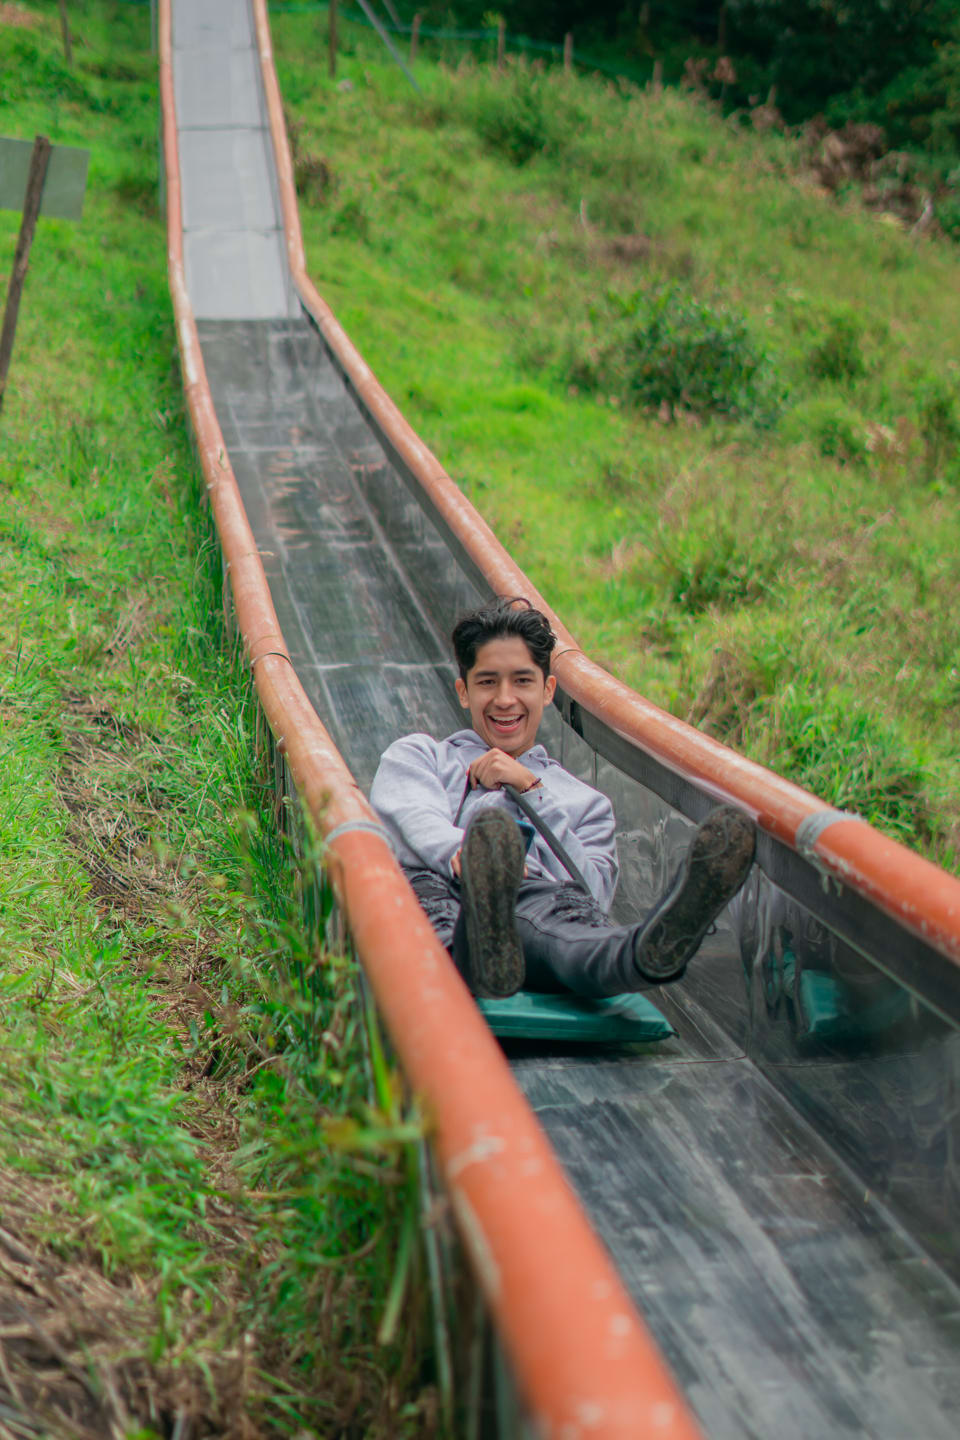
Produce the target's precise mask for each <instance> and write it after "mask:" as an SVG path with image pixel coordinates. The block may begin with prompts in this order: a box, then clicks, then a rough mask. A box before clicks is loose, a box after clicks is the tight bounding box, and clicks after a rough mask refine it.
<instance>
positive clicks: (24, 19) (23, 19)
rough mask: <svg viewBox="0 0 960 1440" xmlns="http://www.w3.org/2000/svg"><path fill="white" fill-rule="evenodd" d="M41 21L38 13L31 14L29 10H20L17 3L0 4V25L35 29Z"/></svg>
mask: <svg viewBox="0 0 960 1440" xmlns="http://www.w3.org/2000/svg"><path fill="white" fill-rule="evenodd" d="M42 23H43V19H42V17H41V16H40V15H32V14H31V13H30V11H29V10H21V9H20V6H19V5H5V4H0V25H13V26H20V27H22V28H24V29H36V27H37V26H38V25H41V24H42Z"/></svg>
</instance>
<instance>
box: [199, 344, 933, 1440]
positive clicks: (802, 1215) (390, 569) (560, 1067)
mask: <svg viewBox="0 0 960 1440" xmlns="http://www.w3.org/2000/svg"><path fill="white" fill-rule="evenodd" d="M200 328H201V339H202V343H203V347H204V356H205V361H206V365H207V369H208V374H209V377H210V381H211V385H212V388H213V392H214V398H215V402H216V406H217V412H218V416H219V418H220V423H221V425H222V427H223V430H224V437H225V440H226V444H227V447H228V449H229V451H230V455H231V459H232V461H233V464H234V468H235V470H236V473H237V476H238V479H239V482H240V485H241V488H242V491H243V495H244V501H245V503H246V505H247V509H248V512H249V514H250V518H251V522H252V524H253V526H254V529H255V531H256V534H257V538H258V543H259V544H260V546H261V549H262V552H263V555H264V561H265V564H266V567H267V572H268V575H269V577H270V583H271V588H272V590H273V593H274V598H275V602H276V604H277V608H278V611H279V614H280V619H281V624H282V625H283V629H284V633H285V636H286V638H287V642H288V645H289V646H290V649H291V653H292V654H293V658H294V661H295V664H296V666H297V669H298V672H299V673H300V674H301V675H302V677H303V679H304V682H305V685H306V687H307V689H308V691H309V693H310V695H311V698H312V700H313V701H314V703H315V705H316V706H317V709H318V711H319V713H320V714H321V716H322V718H323V719H324V721H325V723H327V725H328V726H329V727H330V729H331V731H332V732H333V734H334V736H335V738H336V740H337V743H338V744H339V745H340V746H341V748H342V749H343V753H344V754H345V756H346V758H347V760H348V761H349V763H350V764H351V766H352V767H353V769H354V771H355V773H356V774H357V776H358V778H359V779H360V781H361V783H363V784H368V783H369V780H370V778H371V776H372V774H373V771H374V769H375V766H376V761H377V757H378V755H379V753H380V751H381V750H382V749H383V747H384V746H385V745H386V744H388V743H389V741H390V740H392V739H393V738H395V737H396V736H397V735H400V734H403V733H405V732H406V731H409V730H411V729H424V730H427V731H430V732H432V733H434V734H444V733H447V732H448V731H449V730H450V729H452V728H456V727H458V726H459V725H460V723H461V712H460V709H459V707H458V706H457V704H456V702H455V700H454V698H453V694H452V678H453V677H452V669H451V667H450V665H449V662H448V661H447V659H446V646H445V641H444V638H443V634H442V632H441V629H440V625H439V623H438V617H439V616H441V615H443V616H450V615H452V614H454V613H455V612H456V611H457V610H458V609H459V608H461V607H462V606H463V605H467V604H470V603H472V602H473V601H474V600H475V599H476V598H477V597H478V594H479V593H480V592H479V591H478V590H477V589H476V587H475V586H474V585H473V584H472V582H471V581H470V580H469V579H468V578H467V577H466V576H465V575H464V574H463V572H462V571H461V570H460V569H459V567H457V566H456V565H455V564H453V563H452V561H451V557H450V554H449V551H448V550H447V548H446V546H445V545H444V544H443V542H442V540H441V538H440V537H439V536H438V535H437V533H436V532H435V531H434V530H433V529H432V527H431V525H430V523H429V521H428V520H427V518H426V517H425V516H424V515H423V512H422V511H421V510H420V509H419V507H418V506H417V505H416V504H415V502H413V501H412V499H411V497H410V494H409V492H408V490H407V487H406V486H405V485H404V483H403V481H402V480H401V479H400V478H399V477H398V476H397V474H396V472H395V471H394V469H393V467H392V466H391V465H390V464H389V463H388V462H387V460H386V458H385V456H384V453H383V451H382V450H381V449H380V447H379V445H378V444H377V442H376V441H375V439H374V438H373V436H372V435H371V433H370V430H369V429H368V427H367V425H366V423H365V421H364V419H363V418H362V417H361V415H360V414H359V412H358V411H357V409H356V407H355V405H354V403H353V401H352V399H351V398H350V396H349V395H348V394H347V392H346V390H345V388H344V386H343V384H342V382H341V380H340V378H339V376H338V374H337V372H336V371H335V370H334V368H333V366H332V365H331V363H330V361H329V359H328V358H327V356H326V353H325V351H324V350H323V348H322V346H321V344H320V342H319V340H318V339H317V337H316V335H315V334H314V332H313V331H312V329H311V327H310V326H309V324H308V323H307V322H306V321H299V322H292V321H273V322H268V323H214V322H210V321H207V322H204V323H203V324H202V325H201V327H200ZM388 497H389V498H388ZM549 741H550V745H551V748H552V749H553V750H554V752H555V753H556V754H557V755H558V756H561V757H562V758H563V759H564V761H565V763H567V764H568V765H570V767H571V768H572V769H575V770H578V771H579V772H580V773H582V774H584V775H585V776H586V777H587V778H590V779H596V780H598V781H599V782H600V783H601V784H604V785H605V786H606V788H608V789H609V790H611V791H612V792H613V793H614V795H615V797H616V802H617V807H618V815H619V818H620V821H621V825H622V829H621V848H622V855H623V858H624V862H625V863H624V882H623V884H622V885H621V890H620V893H619V895H618V900H617V907H618V913H619V914H620V915H621V916H623V918H628V917H629V916H631V915H635V914H638V913H640V912H641V911H642V910H643V908H644V906H645V905H646V903H647V902H648V900H649V898H650V897H651V896H652V895H653V894H654V893H656V891H657V890H658V889H659V887H660V886H661V884H662V883H663V882H664V880H665V878H666V877H667V876H668V874H669V872H670V869H671V866H672V865H673V863H675V860H676V857H677V855H678V853H679V851H680V848H681V846H682V844H683V839H684V836H685V834H686V833H687V831H688V829H689V826H690V821H689V820H688V819H687V818H686V817H685V816H683V815H681V814H680V813H679V812H678V811H676V810H673V809H671V808H670V807H667V806H666V805H665V804H664V802H663V801H662V800H660V799H659V798H658V797H657V796H655V795H653V794H652V793H651V792H650V791H644V790H643V788H642V787H641V786H639V785H638V784H637V783H636V782H634V781H632V780H630V779H629V777H625V776H623V775H613V774H611V773H610V767H609V766H608V765H607V764H606V762H603V761H598V760H597V758H596V756H595V755H594V753H593V752H592V751H590V750H589V747H587V746H586V745H585V742H584V741H582V740H580V739H579V737H577V736H576V735H575V734H574V733H573V732H572V731H571V730H569V728H568V727H565V726H563V725H561V724H560V723H559V720H557V719H556V718H555V719H554V722H553V724H552V726H551V733H550V736H549ZM740 912H741V913H739V914H738V915H737V916H735V917H733V922H732V923H731V924H730V925H728V926H726V927H725V928H724V930H723V931H722V932H721V934H720V935H718V936H717V937H716V938H715V939H714V940H713V941H712V942H710V945H709V950H708V952H707V953H705V954H704V955H702V956H701V957H700V959H699V961H698V962H697V964H696V966H695V967H694V969H695V971H696V974H694V973H693V972H692V973H691V979H690V981H689V982H684V984H683V985H682V986H678V987H674V988H673V990H672V991H670V992H667V991H662V992H661V993H660V996H659V997H658V1003H662V1005H663V1008H664V1009H665V1011H666V1012H667V1013H668V1014H669V1015H670V1017H671V1018H672V1020H673V1021H674V1023H675V1025H676V1026H677V1028H678V1031H679V1037H678V1039H677V1040H676V1041H674V1042H671V1043H670V1044H669V1045H667V1046H664V1047H661V1048H659V1049H657V1050H652V1051H650V1052H644V1051H641V1050H635V1051H632V1052H631V1051H624V1052H621V1053H619V1054H615V1055H609V1054H603V1053H589V1054H585V1055H557V1054H554V1053H551V1052H550V1051H549V1050H543V1049H539V1050H538V1049H537V1048H536V1047H526V1048H524V1047H517V1048H515V1050H514V1052H513V1055H512V1058H513V1063H514V1068H515V1073H516V1074H517V1077H518V1079H519V1081H520V1083H521V1085H522V1086H523V1088H524V1090H525V1091H526V1093H527V1095H528V1096H529V1098H530V1100H531V1103H532V1104H533V1105H534V1108H535V1109H536V1110H537V1112H538V1114H539V1115H540V1118H541V1120H542V1122H543V1124H544V1126H545V1128H546V1131H547V1133H548V1135H549V1136H550V1138H551V1140H552V1142H553V1144H554V1145H555V1147H556V1149H557V1151H558V1154H559V1155H560V1157H561V1159H562V1160H563V1162H564V1164H565V1166H566V1167H567V1170H568V1173H569V1174H570V1176H571V1179H572V1180H573V1183H574V1185H575V1186H576V1188H577V1190H578V1192H579V1193H580V1195H581V1196H582V1198H583V1200H584V1203H585V1204H586V1206H587V1209H588V1211H589V1213H590V1214H591V1216H592V1218H593V1221H594V1223H595V1224H596V1226H597V1228H598V1230H599V1232H600V1234H601V1235H602V1236H603V1237H604V1239H605V1241H606V1243H607V1244H608V1246H609V1247H610V1249H611V1251H612V1252H613V1255H614V1257H615V1259H616V1261H617V1263H618V1265H619V1267H620V1269H621V1271H622V1273H623V1275H624V1277H625V1279H626V1281H627V1283H628V1285H629V1287H630V1289H631V1291H632V1293H633V1294H634V1296H635V1297H636V1300H637V1303H638V1305H639V1306H640V1308H641V1310H642V1311H643V1313H644V1314H645V1316H646V1317H647V1319H648V1321H649V1323H650V1325H651V1327H652V1329H653V1332H654V1334H655V1335H656V1337H657V1339H658V1341H659V1343H660V1344H661V1346H662V1347H663V1349H664V1352H665V1354H666V1355H667V1357H668V1359H669V1361H670V1363H671V1365H672V1367H673V1369H674V1371H675V1373H676V1374H677V1376H678V1378H679V1379H680V1381H681V1382H682V1384H683V1386H684V1388H685V1390H686V1393H687V1394H688V1396H689V1398H690V1400H691V1403H692V1404H693V1406H694V1409H695V1410H696V1411H697V1413H698V1415H699V1416H700V1418H701V1420H702V1422H703V1424H704V1426H705V1428H706V1431H707V1433H708V1434H709V1435H710V1436H712V1437H715V1440H719V1437H731V1440H732V1437H734V1436H737V1437H742V1436H756V1437H761V1436H762V1437H766V1436H769V1435H770V1434H771V1433H776V1434H777V1435H779V1436H784V1437H798V1440H799V1437H809V1440H814V1437H817V1440H822V1437H824V1436H827V1435H830V1436H848V1435H849V1436H864V1435H870V1436H882V1437H890V1440H903V1437H906V1436H908V1435H914V1434H916V1435H922V1436H924V1437H925V1440H939V1437H941V1436H942V1437H944V1440H946V1437H948V1436H950V1437H953V1436H954V1435H955V1434H956V1415H957V1414H958V1413H960V1374H958V1367H957V1365H956V1354H957V1342H958V1340H960V1323H958V1315H960V1307H958V1296H957V1292H956V1290H955V1288H954V1286H953V1284H952V1283H951V1282H950V1280H949V1278H948V1276H947V1275H946V1274H945V1272H944V1269H943V1268H942V1267H940V1266H938V1265H937V1264H935V1263H934V1262H933V1260H932V1259H931V1253H930V1252H939V1253H940V1256H941V1259H944V1260H946V1261H949V1260H950V1255H949V1246H950V1244H951V1243H952V1242H951V1239H950V1234H949V1230H950V1226H951V1224H952V1223H953V1221H952V1215H953V1214H955V1200H956V1193H957V1192H956V1178H957V1170H956V1156H957V1151H956V1145H955V1141H956V1128H955V1127H956V1096H957V1084H956V1082H957V1079H958V1078H960V1050H958V1048H957V1044H956V1041H957V1036H956V1033H955V1032H954V1031H953V1030H952V1029H951V1028H950V1027H949V1026H946V1025H944V1024H943V1023H942V1022H940V1021H937V1020H936V1017H934V1016H932V1015H927V1014H925V1013H924V1012H923V1009H922V1007H918V1006H917V1004H916V1002H915V1001H913V1000H909V1001H908V1004H907V1009H906V1010H904V1009H903V1006H901V1005H898V1004H897V1003H893V1004H892V1006H891V1004H890V1003H889V1001H890V995H889V993H886V1001H887V1005H886V1009H885V1010H884V1009H883V1007H882V1006H881V1009H880V1012H878V1013H880V1020H881V1022H882V1023H881V1024H880V1029H879V1033H877V1032H876V1028H874V1029H873V1030H871V1032H870V1034H869V1036H860V1037H859V1038H858V1037H857V1035H856V1034H855V1033H854V1034H853V1036H852V1038H851V1036H850V1035H849V1034H848V1035H846V1036H845V1038H842V1040H841V1041H839V1042H836V1043H834V1042H832V1041H830V1040H829V1038H828V1039H827V1040H824V1038H823V1035H822V1034H820V1035H819V1037H817V1036H813V1037H812V1036H811V1034H810V1033H809V1032H810V1028H811V1026H810V1017H809V1016H807V1015H805V1013H804V1011H803V1007H802V1003H801V1000H802V997H800V995H799V989H798V986H799V982H798V980H797V967H796V965H794V968H793V971H792V972H791V974H790V977H789V985H788V984H787V982H786V981H785V978H784V973H783V971H784V962H783V952H784V938H783V935H784V933H787V931H789V936H790V939H791V943H792V944H794V946H795V948H796V949H797V950H801V951H803V952H804V954H805V956H806V958H807V959H808V960H809V961H810V963H811V964H817V965H818V966H820V971H819V972H818V973H824V971H825V969H828V968H829V967H830V966H831V965H832V966H833V967H834V968H836V967H837V966H839V968H840V972H841V973H842V974H843V976H844V978H845V982H846V983H847V986H848V991H849V994H848V996H847V998H848V1000H849V999H850V997H851V996H852V997H853V999H852V1000H851V1001H850V1003H851V1005H852V1006H853V1008H854V1011H855V1009H856V997H857V995H861V996H865V997H866V1000H865V1003H866V1002H867V1001H868V1002H869V1004H870V1005H871V1006H873V1007H874V1008H873V1010H871V1012H870V1013H871V1014H873V1013H874V1010H875V1009H876V1005H875V1003H874V1002H875V1001H876V999H877V994H876V992H877V990H878V988H879V989H883V986H884V985H887V986H889V984H890V983H891V982H886V981H884V979H883V977H882V976H881V977H880V981H879V982H877V980H876V977H875V975H873V973H872V972H871V970H870V967H869V965H868V964H867V963H866V962H863V961H861V960H859V959H856V960H854V959H851V956H850V955H849V954H847V953H843V954H841V953H840V950H839V949H838V945H837V942H836V941H835V940H834V941H832V942H831V941H830V940H829V939H828V938H826V937H825V934H824V933H822V932H821V931H820V930H818V928H817V922H816V920H815V919H814V917H812V916H811V917H806V918H804V917H800V916H798V912H797V909H796V906H795V903H794V902H793V901H791V900H783V899H782V898H781V897H778V895H777V894H776V892H775V887H772V886H771V884H770V882H769V881H768V880H767V879H766V878H765V877H763V876H761V877H759V879H757V880H756V881H754V882H752V884H751V891H750V894H748V896H747V898H746V901H745V902H744V904H743V905H742V906H741V907H740ZM791 927H792V928H791ZM735 931H736V932H737V934H738V935H739V936H740V937H741V939H742V942H743V950H742V952H741V947H740V944H739V943H738V942H737V940H736V938H735V934H734V932H735ZM781 932H783V933H781ZM801 932H803V933H801ZM794 937H797V938H794ZM831 944H832V949H831ZM791 953H793V952H791ZM778 954H779V966H780V968H779V970H777V963H776V960H777V955H778ZM858 966H859V968H858ZM791 987H792V989H791ZM851 987H852V988H851ZM857 987H859V989H858V988H857ZM896 988H897V987H894V990H896ZM798 997H799V998H798ZM883 998H884V997H883V996H881V999H883ZM896 998H897V997H896V995H894V1002H896ZM829 1018H830V1017H829V1016H828V1020H829ZM821 1028H822V1027H821ZM828 1028H829V1027H828ZM855 1029H856V1027H855V1025H854V1026H853V1030H854V1031H855ZM951 1106H952V1115H951ZM948 1119H949V1121H950V1123H949V1124H948V1123H947V1121H948ZM951 1126H952V1127H953V1128H952V1129H951ZM951 1136H952V1141H951ZM825 1137H826V1138H825ZM827 1139H829V1142H830V1144H827V1143H826V1141H827ZM951 1144H953V1149H952V1151H951V1148H950V1147H951ZM904 1198H906V1200H907V1202H908V1203H907V1204H906V1205H901V1207H900V1208H901V1219H902V1220H903V1221H905V1222H908V1223H900V1222H899V1221H898V1220H897V1219H896V1218H895V1217H894V1215H893V1214H892V1213H891V1206H893V1205H895V1204H896V1203H897V1201H898V1200H903V1199H904ZM951 1207H952V1208H951ZM908 1224H909V1225H911V1226H912V1228H913V1231H914V1232H915V1235H917V1236H919V1237H920V1239H921V1240H922V1242H923V1245H924V1246H926V1247H927V1248H926V1249H923V1248H921V1247H920V1246H919V1245H918V1243H917V1240H916V1239H915V1238H914V1237H913V1236H912V1235H911V1233H910V1229H909V1228H908Z"/></svg>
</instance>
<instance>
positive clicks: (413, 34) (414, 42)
mask: <svg viewBox="0 0 960 1440" xmlns="http://www.w3.org/2000/svg"><path fill="white" fill-rule="evenodd" d="M419 44H420V11H419V10H418V11H417V13H416V15H414V17H413V26H412V28H411V30H410V64H411V65H412V64H413V62H414V60H416V58H417V47H418V46H419Z"/></svg>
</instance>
